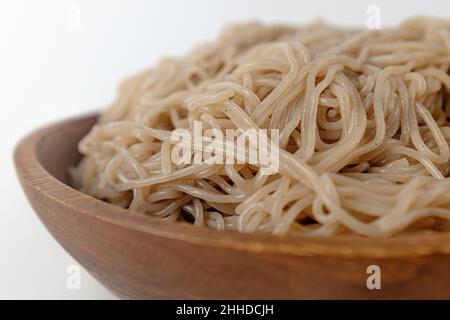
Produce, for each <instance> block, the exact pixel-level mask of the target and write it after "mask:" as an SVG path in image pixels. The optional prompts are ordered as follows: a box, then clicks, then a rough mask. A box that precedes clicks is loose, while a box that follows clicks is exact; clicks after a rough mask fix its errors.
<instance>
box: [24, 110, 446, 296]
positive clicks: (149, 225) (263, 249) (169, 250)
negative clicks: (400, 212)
mask: <svg viewBox="0 0 450 320" xmlns="http://www.w3.org/2000/svg"><path fill="white" fill-rule="evenodd" d="M95 121H96V117H95V116H87V117H84V118H78V119H72V120H69V121H64V122H60V123H57V124H55V125H52V126H49V127H46V128H44V129H41V130H38V131H36V132H34V133H33V134H31V135H29V136H28V137H26V138H25V139H24V140H23V141H22V142H21V143H20V144H19V145H18V147H17V150H16V153H15V163H16V167H17V172H18V176H19V179H20V181H21V183H22V186H23V189H24V191H25V193H26V195H27V197H28V199H29V201H30V202H31V204H32V206H33V208H34V209H35V211H36V212H37V214H38V215H39V217H40V219H41V220H42V222H43V223H44V224H45V225H46V227H47V228H48V230H49V231H50V232H51V234H52V235H53V236H54V237H55V238H56V239H57V240H58V241H59V243H60V244H61V245H62V246H63V247H64V248H65V249H66V250H67V251H68V252H69V253H70V254H71V255H72V256H73V257H74V258H75V259H76V260H78V261H79V262H80V263H81V264H82V265H83V266H84V267H85V268H86V269H87V270H88V271H89V272H90V273H91V274H92V275H94V276H95V277H96V278H97V279H98V280H99V281H100V282H102V283H103V284H104V285H105V286H106V287H108V288H109V289H110V290H112V291H113V292H114V293H116V294H117V295H118V296H120V297H123V298H177V299H197V298H199V299H356V298H363V299H365V298H368V299H372V298H375V299H379V298H383V299H391V298H399V299H409V298H450V234H449V233H420V234H415V235H402V236H398V237H394V238H389V239H367V238H362V237H357V236H340V237H333V238H328V239H326V238H324V239H322V238H310V237H300V236H299V237H275V236H264V235H247V234H239V233H237V232H231V231H224V232H220V231H215V230H211V229H206V228H196V227H193V226H190V225H187V224H183V223H172V222H166V221H161V220H159V219H156V218H152V217H148V216H144V215H142V214H138V213H134V212H131V211H128V210H125V209H121V208H118V207H114V206H112V205H110V204H108V203H105V202H102V201H100V200H97V199H94V198H93V197H91V196H89V195H86V194H83V193H81V192H79V191H77V190H74V189H73V188H71V187H70V186H69V185H68V176H67V169H68V168H69V167H70V166H72V165H74V164H76V163H77V162H78V161H79V160H80V155H79V153H78V152H77V143H78V141H79V140H80V138H81V137H83V136H84V135H85V134H86V133H87V132H88V130H89V129H90V128H91V127H92V125H93V124H94V123H95ZM370 265H377V266H379V267H380V271H381V289H380V290H378V289H374V290H369V289H368V287H367V279H368V277H369V276H370V274H368V273H367V268H368V267H369V266H370Z"/></svg>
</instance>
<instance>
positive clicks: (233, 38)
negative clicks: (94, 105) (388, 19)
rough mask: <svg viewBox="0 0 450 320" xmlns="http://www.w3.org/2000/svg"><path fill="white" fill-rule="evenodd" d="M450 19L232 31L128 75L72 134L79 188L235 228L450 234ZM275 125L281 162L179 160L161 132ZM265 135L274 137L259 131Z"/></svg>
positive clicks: (148, 210)
mask: <svg viewBox="0 0 450 320" xmlns="http://www.w3.org/2000/svg"><path fill="white" fill-rule="evenodd" d="M449 66H450V22H447V21H442V20H437V19H432V18H416V19H412V20H408V21H406V22H404V23H402V24H401V25H400V26H398V27H395V28H389V29H387V28H386V29H382V30H362V29H361V30H357V29H345V28H337V27H331V26H328V25H325V24H322V23H314V24H312V25H309V26H304V27H299V28H297V27H290V26H266V25H262V24H258V23H249V24H241V25H235V26H231V27H228V28H227V29H226V30H225V31H224V32H223V33H222V35H221V36H220V37H219V38H218V40H217V41H215V42H213V43H209V44H205V45H203V46H201V47H199V48H197V49H196V50H194V51H192V52H191V53H190V54H188V55H187V56H185V57H183V58H180V59H169V58H166V59H163V60H162V61H161V62H160V63H159V64H158V66H157V67H155V68H154V69H152V70H147V71H144V72H142V73H140V74H138V75H136V76H133V77H131V78H130V79H128V80H126V81H125V82H124V83H123V84H122V85H121V87H120V90H119V96H118V99H117V100H116V102H115V103H114V104H113V105H112V106H111V107H110V108H108V109H107V110H106V111H105V112H104V113H103V114H102V115H101V117H100V120H99V123H98V124H97V125H96V126H95V127H94V128H93V129H92V130H91V132H90V133H89V134H88V135H87V136H86V137H85V138H84V139H83V140H82V141H81V142H80V144H79V150H80V152H81V153H82V154H83V155H84V158H83V159H82V161H81V163H80V164H79V165H78V166H77V167H76V168H73V169H72V170H71V174H72V177H73V180H74V184H75V185H76V187H78V188H79V189H80V190H82V191H83V192H86V193H88V194H90V195H93V196H95V197H97V198H99V199H103V200H105V201H108V202H110V203H112V204H115V205H118V206H121V207H124V208H129V209H130V210H133V211H137V212H141V213H143V214H148V215H151V216H155V217H160V218H163V219H167V220H170V221H186V222H189V223H192V224H193V225H194V226H208V227H211V228H215V229H220V230H223V229H231V230H238V231H241V232H246V233H253V232H258V233H272V234H278V235H281V234H303V235H319V236H331V235H336V234H345V233H353V234H358V235H363V236H369V237H384V236H391V235H395V234H399V233H402V232H424V231H430V232H433V231H434V232H437V231H448V230H449V229H450V223H449V221H450V179H448V178H447V176H448V174H449V172H450V166H449V156H450V151H449V141H450V122H449V118H448V117H449V116H450V113H449V112H450V99H449V89H450V76H449ZM194 121H201V123H202V126H203V129H207V128H216V129H220V130H222V131H225V130H226V129H233V128H234V129H241V130H245V129H251V128H253V129H262V128H264V129H278V130H279V133H280V134H279V146H280V151H279V171H278V172H277V173H276V174H273V175H264V174H262V173H261V166H258V165H255V164H249V163H244V164H211V163H207V162H202V163H199V164H184V165H176V164H174V163H172V162H171V159H170V151H171V150H172V148H173V142H172V140H171V138H170V137H171V133H172V132H173V131H174V130H175V129H180V128H183V129H187V130H189V131H190V132H192V131H193V123H194ZM267 139H269V137H267Z"/></svg>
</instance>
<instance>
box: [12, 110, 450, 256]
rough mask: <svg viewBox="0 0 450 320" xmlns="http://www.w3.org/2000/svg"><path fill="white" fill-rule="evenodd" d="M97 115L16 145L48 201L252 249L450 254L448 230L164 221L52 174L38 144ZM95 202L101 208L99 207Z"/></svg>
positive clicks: (163, 232)
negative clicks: (306, 229) (239, 228)
mask: <svg viewBox="0 0 450 320" xmlns="http://www.w3.org/2000/svg"><path fill="white" fill-rule="evenodd" d="M96 118H97V114H95V113H91V114H87V115H83V116H78V117H73V118H69V119H66V120H63V121H59V122H56V123H54V124H51V125H48V126H45V127H42V128H40V129H37V130H35V131H33V132H32V133H30V134H29V135H27V136H26V137H25V138H23V139H22V140H21V141H20V142H19V143H18V145H17V146H16V149H15V151H14V162H15V166H16V171H17V175H18V177H19V180H20V181H21V183H22V185H26V186H27V187H30V188H32V189H33V190H34V191H35V192H37V194H38V195H39V196H42V197H45V198H46V199H47V200H48V201H53V202H57V203H58V205H59V206H61V207H63V208H67V209H72V210H75V211H77V212H79V213H80V214H85V215H88V216H91V217H94V218H95V219H98V220H102V221H103V222H106V223H110V224H114V225H117V226H120V227H123V228H128V229H133V230H135V231H138V232H142V233H147V234H151V235H153V236H157V237H161V238H167V239H171V240H176V241H184V242H188V243H191V244H194V245H200V246H207V247H215V248H225V249H231V250H238V251H244V252H251V253H268V254H283V255H290V256H330V257H331V256H332V257H349V258H350V257H359V258H395V257H397V258H401V257H411V256H427V255H432V254H450V233H444V232H443V233H438V232H430V233H419V234H401V235H398V236H394V237H390V238H367V237H361V236H355V235H340V236H333V237H329V238H321V237H312V236H304V235H298V236H297V235H295V236H294V235H286V236H274V235H264V234H244V233H239V232H236V231H228V230H225V231H217V230H213V229H210V228H198V227H194V226H192V225H189V224H187V223H174V222H169V221H164V220H162V219H160V218H156V217H151V216H146V215H143V214H141V213H137V212H133V211H131V210H128V209H123V208H120V207H117V206H114V205H112V204H109V203H106V202H104V201H101V200H98V199H96V198H94V197H92V196H90V195H88V194H85V193H82V192H80V191H78V190H76V189H74V188H72V187H71V186H69V185H67V184H65V183H63V182H61V181H60V180H58V179H57V178H56V177H54V176H53V175H51V174H50V173H49V172H48V171H47V170H46V169H45V167H44V165H42V163H41V162H40V161H39V159H38V155H37V148H38V147H39V146H40V145H41V143H42V142H43V141H44V140H45V137H47V136H49V135H52V134H55V133H56V132H57V131H59V130H60V129H61V128H62V127H63V126H68V125H71V124H76V123H80V122H83V121H91V122H93V121H95V119H96ZM62 195H63V196H62ZM90 208H91V209H90ZM92 208H96V210H95V212H93V211H94V210H92ZM62 212H63V210H62Z"/></svg>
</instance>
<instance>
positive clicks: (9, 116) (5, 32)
mask: <svg viewBox="0 0 450 320" xmlns="http://www.w3.org/2000/svg"><path fill="white" fill-rule="evenodd" d="M373 4H374V5H378V6H379V7H380V9H381V26H382V27H383V26H388V25H392V24H396V23H398V22H400V21H401V20H402V19H404V18H406V17H408V16H415V15H425V14H426V15H435V16H445V15H447V16H448V18H450V1H448V0H434V1H433V0H427V1H423V0H417V1H411V0H410V1H406V0H405V1H393V0H387V1H365V0H364V1H362V0H354V1H344V0H340V1H339V0H334V1H318V0H312V1H311V0H308V1H294V0H290V1H289V0H273V1H270V0H223V1H222V0H220V1H219V0H179V1H175V0H170V1H169V0H164V1H150V0H148V1H137V0H131V1H130V0H127V1H125V0H122V1H112V0H101V1H98V0H90V1H79V0H78V1H77V0H73V1H62V0H54V1H35V0H28V1H22V0H1V1H0V112H1V117H0V134H1V136H0V138H1V139H0V159H1V162H0V178H1V179H0V197H1V199H0V298H3V299H16V298H23V299H33V298H38V299H58V298H59V299H94V298H97V299H111V298H114V297H113V296H112V295H111V294H110V293H109V292H108V291H106V290H105V289H104V288H103V287H102V286H101V285H100V284H98V283H97V282H96V281H95V280H94V279H92V278H91V277H90V276H89V275H88V274H87V273H86V272H84V271H83V273H82V281H81V288H80V290H68V289H67V287H66V280H67V275H66V270H67V268H68V266H70V265H72V264H75V263H76V262H75V261H73V259H72V258H71V257H70V256H69V255H68V254H67V253H66V252H65V251H64V250H63V249H61V248H60V246H59V245H58V244H57V243H56V242H55V241H54V240H53V239H52V238H51V237H50V236H49V234H48V233H47V231H46V230H45V228H44V227H43V226H42V224H41V223H40V222H39V220H38V219H37V218H36V216H35V214H34V213H33V211H32V210H31V208H30V207H29V205H28V203H27V202H26V200H25V198H24V196H23V194H22V191H21V190H20V187H19V185H18V183H17V181H16V177H15V172H14V168H13V164H12V150H13V148H14V145H15V144H16V143H17V141H18V139H19V138H20V137H21V136H23V135H24V134H26V133H27V132H29V131H30V130H32V129H34V128H36V127H37V126H40V125H42V124H46V123H48V122H49V121H53V120H57V119H60V118H63V117H67V116H72V115H75V114H80V113H83V112H87V111H91V110H94V109H96V108H99V107H102V106H104V105H106V104H108V103H109V102H110V101H111V100H112V99H113V98H114V95H115V88H116V86H117V84H118V82H119V81H120V80H121V79H122V78H123V77H125V76H127V75H129V74H132V73H134V72H136V71H138V70H140V69H142V68H144V67H148V66H151V65H152V64H154V63H155V62H156V61H157V59H158V57H160V56H162V55H172V56H173V55H180V54H183V53H184V52H186V51H187V50H189V49H190V48H191V47H192V46H193V45H195V44H196V43H198V42H201V41H204V40H207V39H212V38H213V37H214V36H215V35H217V33H218V32H219V30H220V28H221V27H222V26H223V24H225V23H228V22H232V21H245V20H249V19H253V20H254V19H257V20H262V21H266V22H286V23H294V24H304V23H308V22H310V21H312V20H314V19H316V18H323V19H324V20H326V21H329V22H332V23H338V24H346V25H360V26H365V25H366V20H367V16H368V15H367V13H366V9H367V8H368V7H369V6H370V5H373ZM78 13H79V19H78V17H77V15H78ZM77 22H79V25H77Z"/></svg>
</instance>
